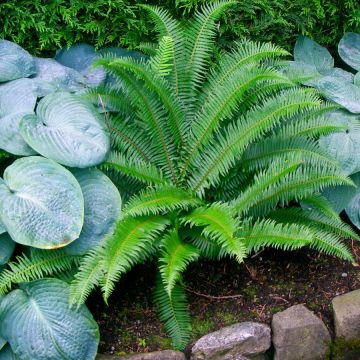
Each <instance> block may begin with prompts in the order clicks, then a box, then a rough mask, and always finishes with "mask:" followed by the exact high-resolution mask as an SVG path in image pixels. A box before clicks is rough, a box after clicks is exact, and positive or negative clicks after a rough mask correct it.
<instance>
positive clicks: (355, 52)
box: [338, 32, 360, 71]
mask: <svg viewBox="0 0 360 360" xmlns="http://www.w3.org/2000/svg"><path fill="white" fill-rule="evenodd" d="M338 50H339V55H340V56H341V58H342V59H343V60H344V61H345V62H346V63H347V64H348V65H350V66H351V67H352V68H354V69H356V70H357V71H360V34H356V33H352V32H348V33H345V34H344V36H343V37H342V39H341V40H340V42H339V45H338Z"/></svg>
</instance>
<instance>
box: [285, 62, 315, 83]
mask: <svg viewBox="0 0 360 360" xmlns="http://www.w3.org/2000/svg"><path fill="white" fill-rule="evenodd" d="M285 73H286V75H287V76H289V78H290V79H291V80H294V81H298V82H301V83H302V84H304V85H307V86H315V84H316V80H317V79H319V78H321V74H320V73H319V71H318V70H317V69H316V67H315V66H314V65H311V64H306V63H304V62H300V61H289V62H288V67H286V68H285Z"/></svg>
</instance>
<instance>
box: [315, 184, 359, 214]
mask: <svg viewBox="0 0 360 360" xmlns="http://www.w3.org/2000/svg"><path fill="white" fill-rule="evenodd" d="M355 194H356V187H355V186H349V185H338V186H331V187H327V188H325V189H324V190H323V191H322V195H323V196H325V197H326V199H327V200H329V202H330V204H331V206H332V208H333V209H334V210H335V211H336V212H337V213H338V214H339V213H341V212H342V211H343V210H344V209H345V208H346V207H347V205H348V204H349V202H350V201H351V199H352V198H353V197H354V196H355Z"/></svg>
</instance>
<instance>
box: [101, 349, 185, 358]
mask: <svg viewBox="0 0 360 360" xmlns="http://www.w3.org/2000/svg"><path fill="white" fill-rule="evenodd" d="M96 360H185V355H184V354H183V353H182V352H180V351H173V350H164V351H155V352H151V353H144V354H131V355H124V356H115V355H100V354H99V355H98V356H97V357H96Z"/></svg>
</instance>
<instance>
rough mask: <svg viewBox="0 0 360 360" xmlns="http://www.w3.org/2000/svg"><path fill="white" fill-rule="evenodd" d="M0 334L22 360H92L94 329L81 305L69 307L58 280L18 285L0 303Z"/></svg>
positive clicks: (96, 339) (64, 288)
mask: <svg viewBox="0 0 360 360" xmlns="http://www.w3.org/2000/svg"><path fill="white" fill-rule="evenodd" d="M0 334H1V336H2V337H3V338H4V339H6V340H7V341H8V342H9V344H10V346H11V348H12V350H13V352H14V353H15V354H16V355H17V356H19V357H20V359H22V360H35V359H36V360H57V359H66V360H92V359H95V356H96V352H97V347H98V343H99V330H98V326H97V324H96V322H95V320H94V319H93V317H92V315H91V314H90V312H89V310H88V309H87V308H86V306H85V305H81V306H80V307H79V308H76V309H75V308H70V307H69V285H68V284H67V283H65V282H63V281H61V280H58V279H42V280H36V281H32V282H30V283H22V284H20V288H19V289H17V290H13V291H12V292H11V293H9V294H8V295H6V296H5V298H4V299H3V300H2V302H1V303H0Z"/></svg>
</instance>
